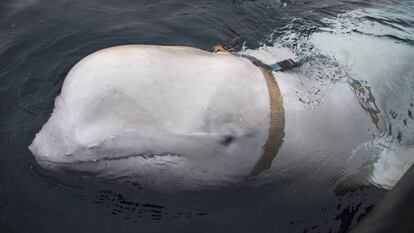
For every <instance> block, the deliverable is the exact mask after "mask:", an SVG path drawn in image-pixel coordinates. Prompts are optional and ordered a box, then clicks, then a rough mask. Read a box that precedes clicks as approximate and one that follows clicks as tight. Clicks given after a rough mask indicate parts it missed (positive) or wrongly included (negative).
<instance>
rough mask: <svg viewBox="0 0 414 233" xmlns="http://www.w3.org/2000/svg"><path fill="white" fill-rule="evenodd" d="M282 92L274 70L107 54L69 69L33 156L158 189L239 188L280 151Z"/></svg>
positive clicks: (46, 164)
mask: <svg viewBox="0 0 414 233" xmlns="http://www.w3.org/2000/svg"><path fill="white" fill-rule="evenodd" d="M153 61H156V63H155V62H153ZM269 82H270V83H271V85H273V86H269ZM275 85H276V82H275V80H274V78H273V76H271V73H269V72H268V73H267V74H266V73H264V72H263V71H262V70H260V69H259V68H257V67H256V66H254V65H253V64H252V63H250V62H249V61H248V60H246V59H243V58H239V57H236V56H233V55H231V54H212V53H208V52H205V51H202V50H198V49H194V48H187V47H162V46H120V47H114V48H110V49H105V50H102V51H98V52H96V53H94V54H92V55H89V56H88V57H86V58H84V59H83V60H81V61H80V62H79V63H78V64H77V65H75V66H74V67H73V68H72V70H71V71H70V72H69V74H68V75H67V77H66V79H65V81H64V84H63V87H62V91H61V94H60V96H58V97H57V98H56V100H55V108H54V110H53V113H52V115H51V117H50V119H49V120H48V122H47V123H46V124H45V125H44V126H43V127H42V129H41V130H40V132H39V133H38V134H37V135H36V137H35V139H34V140H33V142H32V144H31V145H30V146H29V149H30V150H31V151H32V153H33V154H34V156H35V158H36V160H37V161H38V163H39V164H40V165H41V166H42V167H43V168H45V169H49V170H54V171H59V172H65V173H78V174H83V175H88V176H91V175H92V176H94V177H98V178H104V179H109V180H117V181H118V180H122V181H123V182H125V181H128V182H138V183H140V184H143V185H147V186H153V187H158V188H160V187H162V188H170V187H173V188H184V189H200V188H203V189H204V188H211V187H222V186H227V185H230V184H235V183H238V182H242V181H243V180H245V178H246V177H247V176H249V175H251V174H254V175H256V174H258V173H259V172H260V171H261V170H262V167H265V168H268V167H269V166H270V165H269V164H270V163H271V158H273V156H274V155H275V154H276V153H277V150H274V149H272V148H271V147H278V146H280V143H281V135H283V134H282V133H281V132H283V121H281V120H280V119H283V107H282V103H281V100H280V101H278V100H277V99H275V98H276V97H280V96H276V97H274V96H273V97H272V95H269V90H271V91H274V90H275V88H276V89H277V85H276V86H275ZM278 95H280V93H279V94H278ZM272 98H273V99H272ZM275 103H278V107H277V108H272V107H271V106H273V105H274V104H275ZM275 126H276V127H275ZM275 131H277V132H276V134H275ZM275 135H276V137H278V138H277V139H276V142H280V143H279V144H277V143H276V144H277V145H276V146H275ZM269 138H270V139H269ZM269 141H270V142H271V143H269ZM269 158H270V159H269ZM262 164H266V165H265V166H263V165H262Z"/></svg>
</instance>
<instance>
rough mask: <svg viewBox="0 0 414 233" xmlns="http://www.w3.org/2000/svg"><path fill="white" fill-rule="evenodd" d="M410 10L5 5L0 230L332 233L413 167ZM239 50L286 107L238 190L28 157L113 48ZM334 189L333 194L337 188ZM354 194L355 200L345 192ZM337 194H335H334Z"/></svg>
mask: <svg viewBox="0 0 414 233" xmlns="http://www.w3.org/2000/svg"><path fill="white" fill-rule="evenodd" d="M413 7H414V6H413V5H412V2H411V1H402V2H400V1H398V2H397V1H395V2H394V1H363V2H362V1H329V0H320V1H312V2H308V1H266V0H261V1H200V2H197V1H192V2H191V3H190V2H184V1H181V2H180V1H138V2H136V1H121V2H119V3H117V4H116V5H115V4H114V3H113V2H111V1H99V2H96V1H87V2H85V1H78V0H66V1H50V2H47V3H44V2H41V1H37V0H33V1H19V0H14V1H5V2H4V3H2V6H1V7H0V11H1V12H2V14H0V17H1V20H0V33H1V35H2V40H1V41H0V61H1V63H0V82H1V85H0V99H1V101H0V109H1V112H2V114H1V115H0V139H1V140H0V148H1V150H0V151H1V156H0V185H1V187H2V190H1V191H0V226H1V227H2V228H3V229H5V231H6V232H30V231H33V232H96V231H100V232H114V231H118V232H135V231H137V229H139V230H140V231H142V232H149V231H151V232H165V230H166V229H168V230H169V231H172V232H183V231H189V232H194V231H196V232H204V231H205V232H224V231H225V232H269V231H272V230H273V231H278V232H304V231H305V232H329V231H331V232H345V231H346V230H347V229H348V228H349V227H350V226H352V225H354V224H356V222H357V221H358V219H360V218H361V217H362V216H363V215H364V214H366V213H367V212H368V211H369V210H370V209H371V208H372V206H373V205H375V203H376V201H377V200H378V199H379V198H380V197H381V196H382V195H383V194H384V191H383V190H382V189H377V188H374V187H372V184H375V185H377V186H379V187H383V188H390V187H392V185H393V184H394V183H395V182H396V181H397V180H398V177H399V176H400V175H401V174H402V172H403V171H405V170H406V169H408V167H409V166H410V164H411V163H412V156H411V155H412V154H414V153H413V146H414V145H413V144H414V123H413V121H414V120H413V114H414V105H413V104H414V96H413V93H414V90H413V89H414V83H413V82H414V79H413V77H414V69H413V67H412V60H413V58H414V49H413V41H414V28H413V26H412V25H414V23H413V22H414V19H413V16H412V14H411V12H413ZM226 41H229V42H227V43H233V44H235V47H236V49H239V50H240V49H241V48H242V45H243V44H244V46H245V47H246V50H248V51H250V52H252V53H255V55H256V57H260V56H261V58H262V59H264V60H266V59H269V62H270V61H274V60H277V59H281V58H282V57H281V56H282V55H283V53H282V52H281V50H280V49H278V48H277V47H279V46H283V47H287V48H289V49H290V50H291V51H293V53H294V54H295V55H296V56H297V57H304V56H310V57H311V58H312V59H311V60H310V61H309V62H308V63H306V64H305V65H304V66H303V67H301V68H298V69H296V70H293V71H291V72H286V73H277V74H276V76H277V77H278V80H279V82H280V87H281V89H282V90H281V91H282V94H283V95H284V101H285V102H286V103H288V104H289V106H288V107H289V108H287V107H286V108H285V109H286V114H287V118H286V130H285V139H284V142H285V143H284V144H283V146H282V148H281V150H280V151H279V153H278V155H277V156H276V158H275V160H274V161H273V166H272V168H270V169H269V170H268V171H266V172H264V173H263V174H262V176H261V177H259V178H257V179H256V180H252V181H251V182H250V181H249V185H248V186H247V187H244V186H243V187H234V189H231V190H223V191H217V192H212V191H211V192H203V193H191V192H181V193H154V192H151V191H149V190H145V189H140V188H139V187H133V186H132V187H131V186H122V185H114V184H108V183H105V182H102V181H95V180H80V179H78V178H77V177H76V176H70V177H68V176H57V175H55V174H50V173H48V172H47V171H44V170H42V169H41V168H40V167H39V166H38V165H37V163H36V162H35V161H34V159H33V156H32V155H31V154H30V152H28V150H27V145H28V144H29V143H30V142H31V140H32V139H33V136H34V134H35V132H37V131H38V130H39V128H40V127H41V125H43V124H44V123H45V122H46V120H47V119H48V117H49V114H50V113H51V111H52V108H53V101H54V98H55V97H56V96H57V94H58V93H59V90H60V86H61V84H62V81H63V79H64V77H65V75H66V73H67V72H68V70H69V69H70V67H71V66H72V65H73V64H75V63H76V62H77V61H79V60H80V59H81V58H82V57H84V56H85V55H87V54H89V53H91V52H93V51H95V50H97V49H100V48H104V47H109V46H112V45H117V44H130V43H144V44H169V45H173V44H174V45H177V44H178V45H189V46H194V47H200V48H203V49H210V48H211V47H212V46H213V45H215V44H217V43H218V42H226ZM341 185H343V186H341ZM361 185H362V186H367V188H365V189H356V191H355V189H354V187H355V186H356V187H360V186H361ZM338 186H341V187H340V188H342V191H344V192H342V194H343V193H345V195H343V196H336V194H335V193H334V190H335V188H337V187H338ZM348 191H352V192H348Z"/></svg>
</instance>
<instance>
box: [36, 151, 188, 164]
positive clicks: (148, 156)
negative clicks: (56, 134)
mask: <svg viewBox="0 0 414 233" xmlns="http://www.w3.org/2000/svg"><path fill="white" fill-rule="evenodd" d="M167 156H168V157H182V155H180V154H173V153H163V154H154V153H149V152H146V153H142V154H133V155H124V156H117V157H103V158H98V159H91V160H76V161H70V162H61V161H52V160H47V159H36V160H37V162H38V163H39V164H41V165H42V166H43V165H46V166H47V167H50V166H56V165H57V166H59V165H62V166H65V165H78V164H94V163H101V162H110V161H121V160H128V159H133V158H141V159H155V158H161V157H167Z"/></svg>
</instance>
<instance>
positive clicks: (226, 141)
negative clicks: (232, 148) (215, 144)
mask: <svg viewBox="0 0 414 233" xmlns="http://www.w3.org/2000/svg"><path fill="white" fill-rule="evenodd" d="M234 139H235V138H234V137H233V135H225V136H224V137H223V139H222V140H221V141H220V144H222V145H223V146H228V145H230V144H231V143H232V142H233V141H234Z"/></svg>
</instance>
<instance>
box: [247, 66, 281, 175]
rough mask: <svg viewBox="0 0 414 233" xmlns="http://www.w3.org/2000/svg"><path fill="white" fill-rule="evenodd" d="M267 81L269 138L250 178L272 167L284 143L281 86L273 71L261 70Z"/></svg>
mask: <svg viewBox="0 0 414 233" xmlns="http://www.w3.org/2000/svg"><path fill="white" fill-rule="evenodd" d="M260 69H261V70H262V72H263V76H264V78H265V79H266V84H267V87H268V90H269V98H270V127H269V136H268V138H267V140H266V143H265V144H264V145H263V154H262V156H261V157H260V158H259V160H258V161H257V162H256V164H255V166H254V168H253V170H252V171H251V172H250V174H249V176H256V175H258V174H260V173H261V172H262V171H264V170H266V169H269V168H270V167H271V166H272V161H273V159H274V158H275V157H276V154H277V153H278V151H279V148H280V146H281V145H282V143H283V137H284V127H285V111H284V108H283V99H282V95H281V93H280V89H279V86H278V85H277V82H276V79H275V77H274V76H273V74H272V71H271V70H267V69H263V68H260Z"/></svg>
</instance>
